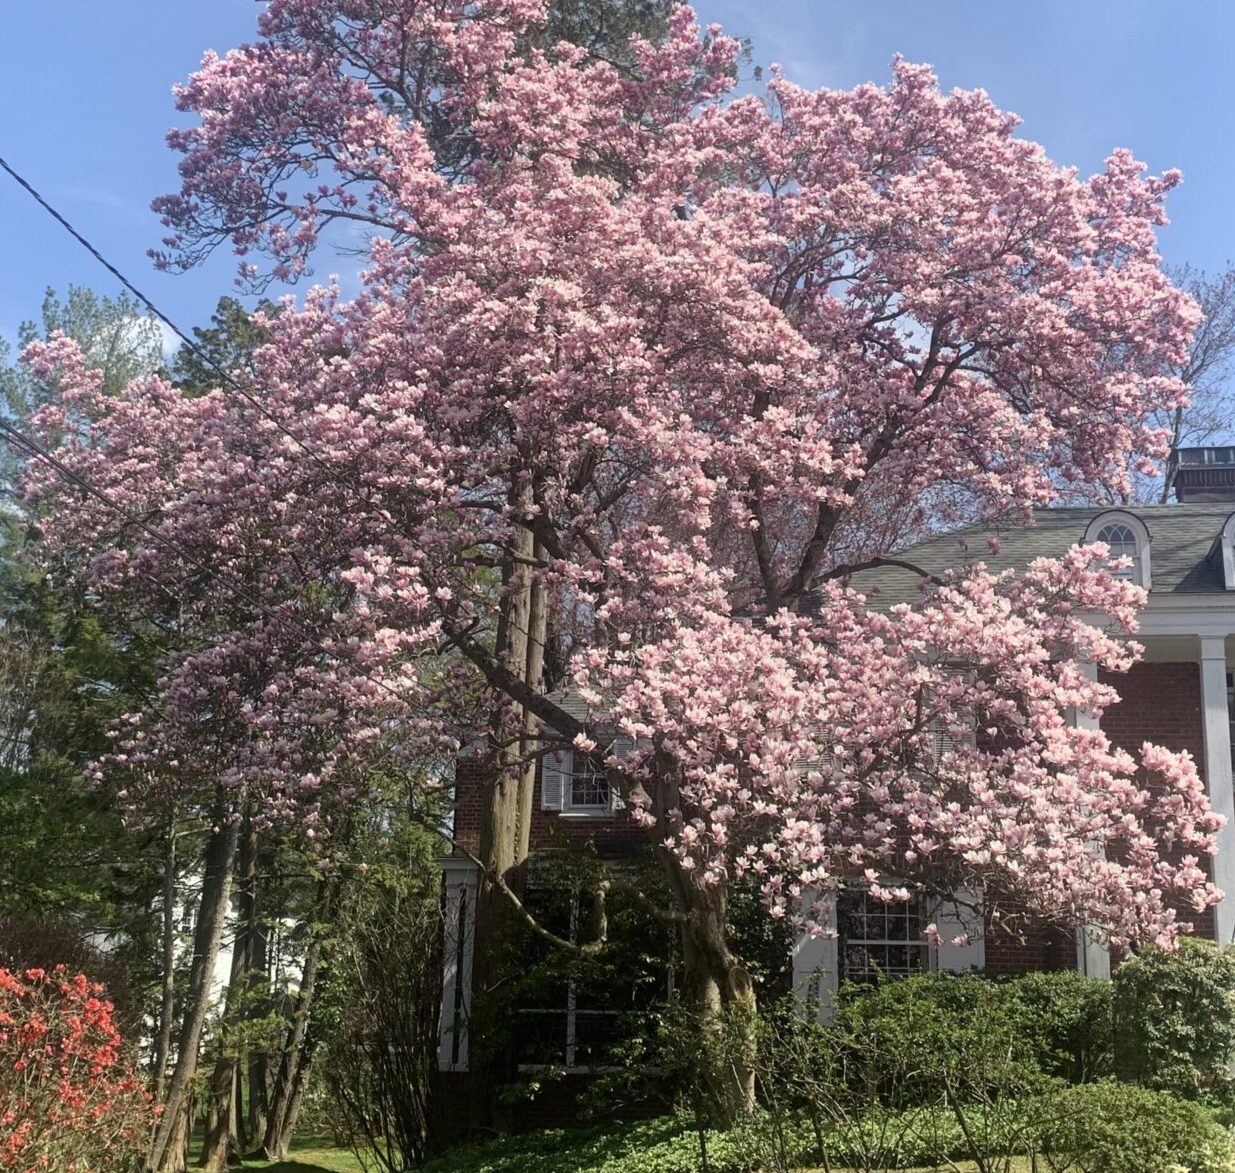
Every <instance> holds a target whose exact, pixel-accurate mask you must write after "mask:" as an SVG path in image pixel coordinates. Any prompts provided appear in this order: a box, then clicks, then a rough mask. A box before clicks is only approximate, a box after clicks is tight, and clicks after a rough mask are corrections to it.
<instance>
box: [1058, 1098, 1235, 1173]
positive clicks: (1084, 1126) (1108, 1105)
mask: <svg viewBox="0 0 1235 1173" xmlns="http://www.w3.org/2000/svg"><path fill="white" fill-rule="evenodd" d="M1038 1148H1039V1152H1040V1153H1041V1154H1042V1156H1043V1158H1044V1160H1045V1162H1046V1164H1047V1166H1048V1167H1049V1168H1050V1169H1051V1170H1053V1171H1054V1173H1175V1171H1178V1173H1232V1171H1235V1145H1232V1142H1231V1138H1230V1136H1229V1134H1228V1133H1227V1131H1226V1130H1225V1129H1224V1128H1222V1127H1221V1125H1219V1124H1218V1122H1217V1121H1216V1120H1215V1119H1214V1117H1213V1115H1212V1114H1211V1113H1210V1112H1209V1111H1208V1110H1207V1109H1206V1108H1205V1107H1203V1106H1202V1105H1201V1104H1196V1103H1192V1102H1189V1101H1187V1100H1181V1099H1179V1098H1178V1097H1177V1096H1173V1095H1171V1094H1170V1093H1169V1092H1160V1091H1153V1090H1151V1089H1149V1088H1144V1087H1136V1086H1134V1085H1131V1084H1120V1083H1111V1082H1101V1083H1090V1084H1080V1085H1078V1086H1076V1087H1068V1088H1064V1089H1063V1090H1062V1091H1060V1092H1059V1093H1057V1095H1056V1096H1055V1097H1054V1098H1053V1099H1052V1101H1051V1104H1050V1110H1049V1111H1048V1112H1047V1113H1045V1114H1044V1117H1043V1123H1042V1125H1041V1129H1040V1135H1039V1138H1038Z"/></svg>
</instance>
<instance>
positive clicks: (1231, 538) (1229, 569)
mask: <svg viewBox="0 0 1235 1173" xmlns="http://www.w3.org/2000/svg"><path fill="white" fill-rule="evenodd" d="M1221 541H1222V585H1223V586H1225V587H1226V589H1227V590H1228V591H1235V513H1232V514H1231V516H1230V517H1228V518H1227V519H1226V525H1224V526H1223V527H1222V538H1221Z"/></svg>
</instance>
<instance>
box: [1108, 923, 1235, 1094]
mask: <svg viewBox="0 0 1235 1173" xmlns="http://www.w3.org/2000/svg"><path fill="white" fill-rule="evenodd" d="M1112 986H1113V992H1114V1020H1115V1038H1116V1042H1117V1052H1116V1066H1117V1070H1118V1074H1119V1077H1120V1079H1122V1080H1124V1081H1125V1082H1129V1083H1139V1084H1141V1085H1143V1086H1145V1087H1149V1088H1156V1089H1158V1090H1161V1091H1169V1092H1173V1093H1174V1094H1175V1095H1177V1096H1182V1097H1184V1098H1185V1099H1194V1100H1202V1101H1205V1102H1206V1103H1210V1104H1215V1105H1216V1104H1223V1105H1229V1104H1230V1103H1231V1100H1232V1092H1233V1091H1235V1081H1233V1080H1232V1076H1231V1068H1232V1061H1233V1060H1235V950H1231V949H1219V948H1217V947H1216V946H1215V945H1213V944H1212V943H1210V942H1208V941H1201V940H1197V939H1196V938H1191V937H1185V938H1183V939H1182V940H1181V941H1180V942H1179V948H1178V949H1177V950H1176V951H1175V952H1174V953H1164V952H1162V951H1160V950H1156V949H1151V950H1146V951H1145V952H1143V953H1138V954H1135V955H1134V956H1132V957H1129V958H1128V959H1127V960H1125V961H1124V962H1123V963H1122V964H1121V965H1120V966H1119V967H1118V969H1116V971H1115V974H1114V978H1113V981H1112Z"/></svg>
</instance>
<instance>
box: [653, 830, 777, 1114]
mask: <svg viewBox="0 0 1235 1173" xmlns="http://www.w3.org/2000/svg"><path fill="white" fill-rule="evenodd" d="M662 854H663V858H664V860H665V863H666V866H667V868H668V871H669V879H670V882H671V884H672V886H673V891H674V894H675V896H676V897H677V904H678V908H679V909H680V911H681V912H682V913H684V914H685V920H684V921H683V922H682V925H681V932H682V961H683V969H684V971H685V975H684V981H683V989H682V996H683V1000H684V1002H685V1004H686V1006H687V1008H688V1009H689V1011H690V1012H691V1014H692V1016H693V1019H694V1022H695V1025H696V1026H697V1028H698V1032H699V1034H698V1038H699V1047H700V1056H699V1061H700V1063H701V1064H702V1066H703V1083H704V1086H705V1088H706V1089H707V1093H708V1100H709V1104H708V1107H709V1109H710V1111H711V1113H712V1115H713V1116H714V1118H715V1121H716V1123H717V1124H719V1125H721V1126H722V1127H730V1126H732V1125H733V1124H736V1123H737V1122H738V1120H739V1119H741V1117H742V1116H744V1115H745V1114H746V1113H748V1112H750V1111H751V1110H752V1109H753V1108H754V1106H755V1012H756V1010H757V1006H756V1001H755V990H754V987H753V985H752V984H751V980H750V975H749V974H748V973H747V972H746V969H745V968H744V967H743V966H742V964H741V962H740V960H739V959H738V957H737V956H735V954H734V953H733V951H732V950H731V949H730V948H729V943H728V940H727V934H726V928H725V925H726V911H727V903H728V891H727V888H726V886H725V884H724V883H715V884H709V883H707V882H706V881H705V880H704V878H703V877H702V876H701V875H700V874H699V870H698V869H697V868H695V869H689V870H688V869H685V868H683V867H681V865H680V864H679V862H678V860H677V857H676V856H674V855H673V854H672V853H671V852H669V851H667V850H666V851H663V852H662Z"/></svg>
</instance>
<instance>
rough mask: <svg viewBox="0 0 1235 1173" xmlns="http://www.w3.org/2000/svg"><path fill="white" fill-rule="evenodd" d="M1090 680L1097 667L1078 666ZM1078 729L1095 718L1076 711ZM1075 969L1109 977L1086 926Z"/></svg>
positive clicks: (1105, 958) (1102, 950)
mask: <svg viewBox="0 0 1235 1173" xmlns="http://www.w3.org/2000/svg"><path fill="white" fill-rule="evenodd" d="M1080 668H1081V670H1082V671H1083V672H1084V673H1085V675H1086V676H1087V677H1088V678H1089V679H1090V680H1097V679H1098V666H1097V664H1092V663H1088V662H1083V663H1081V665H1080ZM1073 719H1074V721H1075V724H1076V727H1077V728H1078V729H1097V728H1098V727H1099V726H1098V721H1097V718H1096V717H1094V715H1093V714H1092V713H1090V712H1088V711H1087V710H1085V709H1077V710H1076V712H1075V714H1074V715H1073ZM1076 969H1077V972H1078V973H1083V974H1084V975H1085V976H1086V977H1091V978H1102V979H1104V980H1106V979H1109V978H1110V976H1111V953H1110V950H1109V949H1107V947H1106V946H1105V945H1103V944H1102V942H1101V941H1100V940H1099V939H1098V937H1097V935H1096V934H1095V933H1094V932H1093V930H1092V929H1090V928H1089V927H1088V926H1086V925H1077V927H1076Z"/></svg>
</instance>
